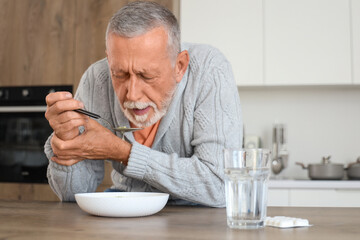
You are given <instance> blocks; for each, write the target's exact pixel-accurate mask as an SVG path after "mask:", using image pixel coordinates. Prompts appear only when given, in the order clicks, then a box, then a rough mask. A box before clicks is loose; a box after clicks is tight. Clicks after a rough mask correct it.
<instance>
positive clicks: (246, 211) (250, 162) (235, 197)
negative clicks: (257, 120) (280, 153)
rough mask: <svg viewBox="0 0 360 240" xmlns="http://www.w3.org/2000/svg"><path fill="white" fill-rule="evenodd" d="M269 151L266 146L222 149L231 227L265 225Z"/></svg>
mask: <svg viewBox="0 0 360 240" xmlns="http://www.w3.org/2000/svg"><path fill="white" fill-rule="evenodd" d="M270 159H271V154H270V151H269V150H267V149H225V150H224V166H225V194H226V215H227V224H228V226H229V227H230V228H240V229H256V228H262V227H264V220H265V217H266V208H267V192H268V180H269V175H270Z"/></svg>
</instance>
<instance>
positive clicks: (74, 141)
mask: <svg viewBox="0 0 360 240" xmlns="http://www.w3.org/2000/svg"><path fill="white" fill-rule="evenodd" d="M46 102H47V105H48V109H47V111H46V113H45V117H46V118H47V119H48V121H49V123H50V126H51V127H52V128H53V129H54V135H53V137H52V139H51V147H52V149H53V152H54V154H55V156H54V157H52V158H51V160H52V161H54V162H56V163H58V164H61V165H66V166H70V165H73V164H76V163H78V162H80V161H82V160H84V159H93V160H96V159H112V160H115V161H120V162H122V163H123V164H126V163H127V159H128V157H129V154H130V149H131V145H130V144H129V143H127V142H125V141H123V140H121V139H120V138H118V137H117V136H115V135H114V134H113V133H112V132H111V131H110V130H108V129H107V128H105V127H103V126H102V125H101V124H99V123H98V122H96V121H95V120H93V119H90V118H88V117H86V116H84V115H82V114H79V113H76V112H74V111H72V110H75V109H79V108H82V107H83V104H82V103H81V102H79V101H77V100H75V99H73V98H72V96H71V94H70V95H69V94H68V93H65V92H58V93H51V94H49V95H48V96H47V98H46ZM80 126H84V129H85V131H84V132H83V133H82V134H79V127H80Z"/></svg>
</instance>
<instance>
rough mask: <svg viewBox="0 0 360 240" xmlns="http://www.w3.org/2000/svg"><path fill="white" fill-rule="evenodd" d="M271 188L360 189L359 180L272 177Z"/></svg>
mask: <svg viewBox="0 0 360 240" xmlns="http://www.w3.org/2000/svg"><path fill="white" fill-rule="evenodd" d="M269 188H270V189H274V188H277V189H281V188H286V189H290V188H291V189H299V188H300V189H304V188H305V189H358V190H360V181H359V180H293V179H278V180H275V179H270V181H269Z"/></svg>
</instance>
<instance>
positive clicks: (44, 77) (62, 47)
mask: <svg viewBox="0 0 360 240" xmlns="http://www.w3.org/2000/svg"><path fill="white" fill-rule="evenodd" d="M75 7H76V2H75V1H66V0H56V1H53V0H0V32H1V34H0V73H1V74H0V86H20V85H26V86H30V85H59V84H72V83H73V80H74V79H73V73H74V70H75V62H74V59H75V57H74V56H75V41H74V38H75V31H74V27H75V24H74V23H75Z"/></svg>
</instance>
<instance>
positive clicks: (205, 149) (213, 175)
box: [45, 44, 242, 207]
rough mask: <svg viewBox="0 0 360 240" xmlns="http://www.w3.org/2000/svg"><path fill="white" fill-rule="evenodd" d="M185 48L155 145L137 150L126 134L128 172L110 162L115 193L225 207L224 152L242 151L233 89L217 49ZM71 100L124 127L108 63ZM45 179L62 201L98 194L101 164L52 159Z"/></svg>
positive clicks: (93, 70)
mask: <svg viewBox="0 0 360 240" xmlns="http://www.w3.org/2000/svg"><path fill="white" fill-rule="evenodd" d="M182 48H183V49H187V50H188V51H189V55H190V63H189V67H188V69H187V71H186V73H185V75H184V77H183V79H182V80H181V82H180V83H179V84H178V85H177V89H176V92H175V95H174V98H173V100H172V102H171V104H170V107H169V109H168V112H167V114H166V115H165V116H164V117H163V119H162V120H161V123H160V126H159V129H158V132H157V134H156V137H155V140H154V143H153V145H152V147H151V148H148V147H146V146H143V145H140V144H138V143H137V142H136V141H135V139H134V137H133V134H132V133H126V134H125V136H126V138H127V140H128V141H129V142H130V143H132V149H131V153H130V157H129V161H128V165H127V166H124V165H122V164H121V163H119V162H115V161H113V162H112V166H113V168H114V170H113V171H112V174H111V175H112V176H111V177H112V181H113V184H114V186H113V188H115V189H119V190H121V191H129V192H130V191H132V192H134V191H139V192H149V191H152V192H166V193H170V202H171V203H174V204H183V203H189V202H190V203H197V204H202V205H207V206H213V207H223V206H225V196H224V171H223V149H224V148H237V147H241V145H242V118H241V110H240V101H239V96H238V92H237V87H236V84H235V81H234V77H233V75H232V70H231V66H230V64H229V62H228V61H227V60H226V58H225V57H224V56H223V55H222V54H221V53H220V52H219V51H218V50H217V49H215V48H212V47H210V46H206V45H197V44H183V46H182ZM75 98H76V99H79V100H81V101H82V102H83V103H84V104H85V108H86V109H87V110H89V111H92V112H95V113H97V114H99V115H101V116H103V117H104V118H105V119H107V120H108V121H110V122H112V123H113V125H114V126H128V127H129V121H128V120H127V119H126V118H125V116H124V115H123V113H122V111H121V109H120V106H119V102H118V99H117V97H116V95H115V93H114V90H113V87H112V84H111V79H110V75H109V69H108V63H107V60H106V59H103V60H100V61H98V62H96V63H94V64H93V65H91V66H90V67H89V69H88V70H87V71H86V72H85V73H84V75H83V77H82V79H81V82H80V85H79V88H78V90H77V92H76V95H75ZM99 122H100V123H101V124H102V125H104V126H105V127H109V126H107V125H106V124H105V123H104V122H102V121H101V120H99ZM117 134H118V136H119V137H120V133H117ZM50 139H51V136H50V137H49V139H48V141H47V142H46V144H45V153H46V155H47V157H48V158H49V159H50V158H51V157H52V156H53V152H52V149H51V146H50ZM47 176H48V180H49V184H50V186H51V188H52V189H53V191H54V192H55V193H56V194H57V196H58V197H59V198H60V199H61V200H62V201H74V194H75V193H83V192H94V191H95V190H96V188H97V186H98V185H99V184H100V183H101V181H102V179H103V176H104V162H103V161H101V160H84V161H81V162H79V163H77V164H75V165H73V166H69V167H68V166H62V165H58V164H56V163H55V162H52V161H51V160H50V161H49V166H48V172H47Z"/></svg>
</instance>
